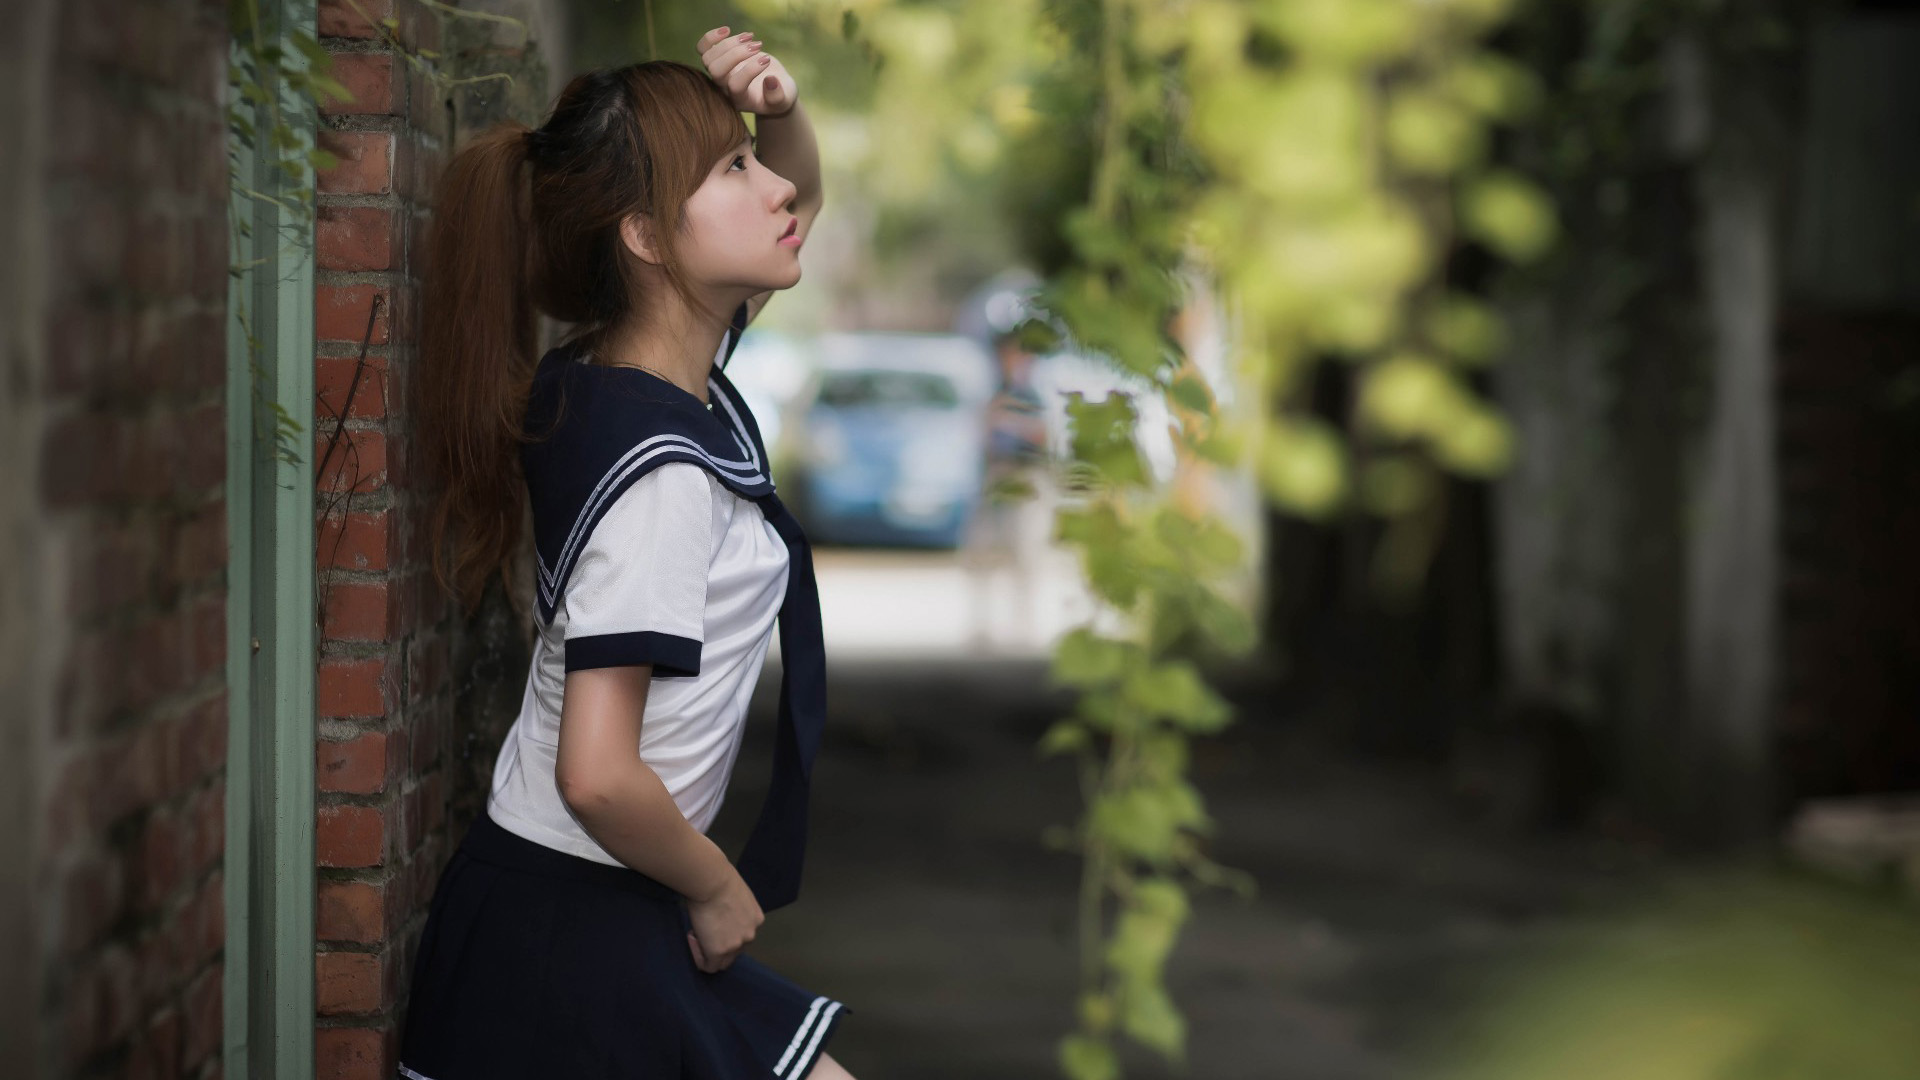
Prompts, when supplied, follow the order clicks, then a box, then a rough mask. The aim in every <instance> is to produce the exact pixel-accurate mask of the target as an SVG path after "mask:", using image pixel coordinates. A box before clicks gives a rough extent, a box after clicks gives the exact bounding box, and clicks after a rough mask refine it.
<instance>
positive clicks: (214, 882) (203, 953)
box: [175, 871, 227, 971]
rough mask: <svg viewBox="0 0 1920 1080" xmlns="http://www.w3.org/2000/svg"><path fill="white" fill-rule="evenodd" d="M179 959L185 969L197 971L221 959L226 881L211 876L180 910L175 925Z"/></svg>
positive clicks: (216, 874) (217, 872) (214, 874)
mask: <svg viewBox="0 0 1920 1080" xmlns="http://www.w3.org/2000/svg"><path fill="white" fill-rule="evenodd" d="M175 925H176V927H177V928H178V932H177V934H176V937H177V939H178V943H179V955H180V957H181V960H182V961H183V962H184V965H185V969H186V970H188V971H197V970H199V968H200V967H201V966H202V965H204V964H208V963H211V962H212V961H213V959H214V958H215V957H217V956H219V955H220V952H221V950H222V949H224V948H226V944H227V894H226V878H225V876H224V875H223V874H222V873H221V872H220V871H215V872H214V873H211V874H208V875H207V876H206V878H205V879H204V880H203V881H201V883H200V886H199V888H198V889H196V890H195V891H194V894H193V895H192V896H191V897H190V898H189V899H188V900H187V903H186V904H185V905H184V906H183V907H182V908H181V909H180V915H179V918H178V919H177V920H176V922H175Z"/></svg>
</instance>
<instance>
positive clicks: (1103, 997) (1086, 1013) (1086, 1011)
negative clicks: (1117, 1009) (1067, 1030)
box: [1080, 994, 1114, 1035]
mask: <svg viewBox="0 0 1920 1080" xmlns="http://www.w3.org/2000/svg"><path fill="white" fill-rule="evenodd" d="M1113 1013H1114V1008H1113V997H1112V995H1110V994H1082V995H1080V1022H1081V1023H1082V1024H1085V1025H1086V1027H1087V1030H1089V1031H1092V1032H1094V1033H1096V1034H1101V1035H1104V1034H1106V1033H1107V1032H1108V1031H1109V1030H1111V1029H1112V1027H1113Z"/></svg>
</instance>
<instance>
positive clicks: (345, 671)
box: [318, 660, 387, 718]
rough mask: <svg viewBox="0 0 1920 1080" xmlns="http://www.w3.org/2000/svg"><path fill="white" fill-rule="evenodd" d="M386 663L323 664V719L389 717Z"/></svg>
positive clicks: (320, 675)
mask: <svg viewBox="0 0 1920 1080" xmlns="http://www.w3.org/2000/svg"><path fill="white" fill-rule="evenodd" d="M386 671H387V663H386V661H385V660H327V661H323V662H322V663H321V664H320V672H319V687H318V696H319V710H320V715H321V716H332V717H342V718H347V717H359V716H383V715H385V714H386V711H387V705H386V695H385V693H384V692H383V688H384V682H385V677H386Z"/></svg>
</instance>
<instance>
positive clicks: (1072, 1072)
mask: <svg viewBox="0 0 1920 1080" xmlns="http://www.w3.org/2000/svg"><path fill="white" fill-rule="evenodd" d="M1060 1071H1061V1072H1064V1073H1066V1074H1067V1080H1118V1078H1119V1076H1120V1060H1119V1059H1118V1058H1117V1057H1115V1056H1114V1053H1113V1047H1112V1045H1110V1044H1109V1043H1108V1042H1107V1041H1106V1040H1105V1039H1097V1038H1094V1037H1092V1036H1089V1035H1069V1036H1067V1037H1066V1038H1064V1039H1062V1040H1060Z"/></svg>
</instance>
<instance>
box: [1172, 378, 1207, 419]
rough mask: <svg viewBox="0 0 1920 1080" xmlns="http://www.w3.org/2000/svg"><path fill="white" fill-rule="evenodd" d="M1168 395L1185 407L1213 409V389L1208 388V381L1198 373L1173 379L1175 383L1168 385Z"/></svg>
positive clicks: (1196, 410)
mask: <svg viewBox="0 0 1920 1080" xmlns="http://www.w3.org/2000/svg"><path fill="white" fill-rule="evenodd" d="M1167 396H1168V397H1169V398H1172V399H1173V403H1174V404H1176V405H1178V406H1180V407H1181V408H1183V409H1192V410H1193V411H1194V412H1201V413H1210V412H1212V411H1213V391H1211V390H1209V389H1207V384H1206V381H1205V380H1203V379H1201V378H1200V377H1199V376H1197V375H1192V374H1185V375H1182V376H1180V377H1179V378H1177V379H1175V380H1173V385H1172V386H1169V387H1167Z"/></svg>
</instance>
